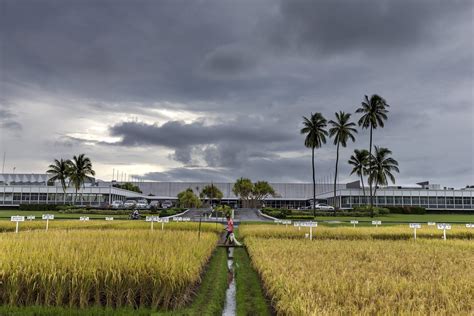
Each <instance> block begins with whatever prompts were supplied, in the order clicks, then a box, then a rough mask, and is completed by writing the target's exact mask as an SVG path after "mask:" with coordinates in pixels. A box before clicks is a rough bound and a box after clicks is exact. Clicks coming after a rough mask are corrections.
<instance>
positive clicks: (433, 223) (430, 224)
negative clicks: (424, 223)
mask: <svg viewBox="0 0 474 316" xmlns="http://www.w3.org/2000/svg"><path fill="white" fill-rule="evenodd" d="M435 225H436V223H435V222H428V226H435Z"/></svg>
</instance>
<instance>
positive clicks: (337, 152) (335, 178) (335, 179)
mask: <svg viewBox="0 0 474 316" xmlns="http://www.w3.org/2000/svg"><path fill="white" fill-rule="evenodd" d="M338 163H339V142H338V143H337V149H336V172H335V173H334V216H336V208H337V202H336V186H337V165H338Z"/></svg>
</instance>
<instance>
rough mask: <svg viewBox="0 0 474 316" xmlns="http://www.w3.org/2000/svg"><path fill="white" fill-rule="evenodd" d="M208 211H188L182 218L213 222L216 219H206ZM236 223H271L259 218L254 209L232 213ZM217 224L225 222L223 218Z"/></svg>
mask: <svg viewBox="0 0 474 316" xmlns="http://www.w3.org/2000/svg"><path fill="white" fill-rule="evenodd" d="M208 214H209V209H190V210H189V211H188V212H186V213H185V214H184V215H182V217H189V218H191V220H193V221H199V219H200V218H201V220H202V221H203V222H215V221H216V218H215V217H211V218H208ZM234 217H235V218H234V221H236V222H271V221H272V220H270V219H268V218H265V217H263V216H261V215H260V214H259V213H258V210H256V209H242V208H239V209H236V210H235V212H234ZM218 222H225V218H218Z"/></svg>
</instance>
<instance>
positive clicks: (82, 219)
mask: <svg viewBox="0 0 474 316" xmlns="http://www.w3.org/2000/svg"><path fill="white" fill-rule="evenodd" d="M79 220H80V221H81V222H85V221H88V220H89V217H87V216H81V217H79Z"/></svg>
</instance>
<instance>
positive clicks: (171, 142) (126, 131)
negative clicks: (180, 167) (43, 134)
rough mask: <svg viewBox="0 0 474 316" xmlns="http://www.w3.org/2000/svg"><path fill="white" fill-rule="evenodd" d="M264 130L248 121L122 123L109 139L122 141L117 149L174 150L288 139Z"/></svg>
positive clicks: (283, 135)
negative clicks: (184, 147) (229, 143)
mask: <svg viewBox="0 0 474 316" xmlns="http://www.w3.org/2000/svg"><path fill="white" fill-rule="evenodd" d="M265 127H266V126H259V125H250V124H249V122H248V121H242V122H239V121H232V122H228V123H224V124H215V125H206V124H205V123H204V122H203V121H197V122H193V123H189V124H186V123H184V122H180V121H168V122H166V123H164V124H162V125H156V124H146V123H142V122H124V123H119V124H117V125H114V126H112V127H111V128H110V133H111V135H112V136H119V137H122V141H121V142H120V145H124V146H133V145H161V146H166V147H170V148H178V147H183V146H190V145H199V144H201V145H202V144H214V143H218V142H222V141H227V142H234V143H264V142H280V141H286V140H289V139H291V138H292V137H291V134H288V132H286V131H282V130H271V131H270V130H268V129H266V128H265Z"/></svg>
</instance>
